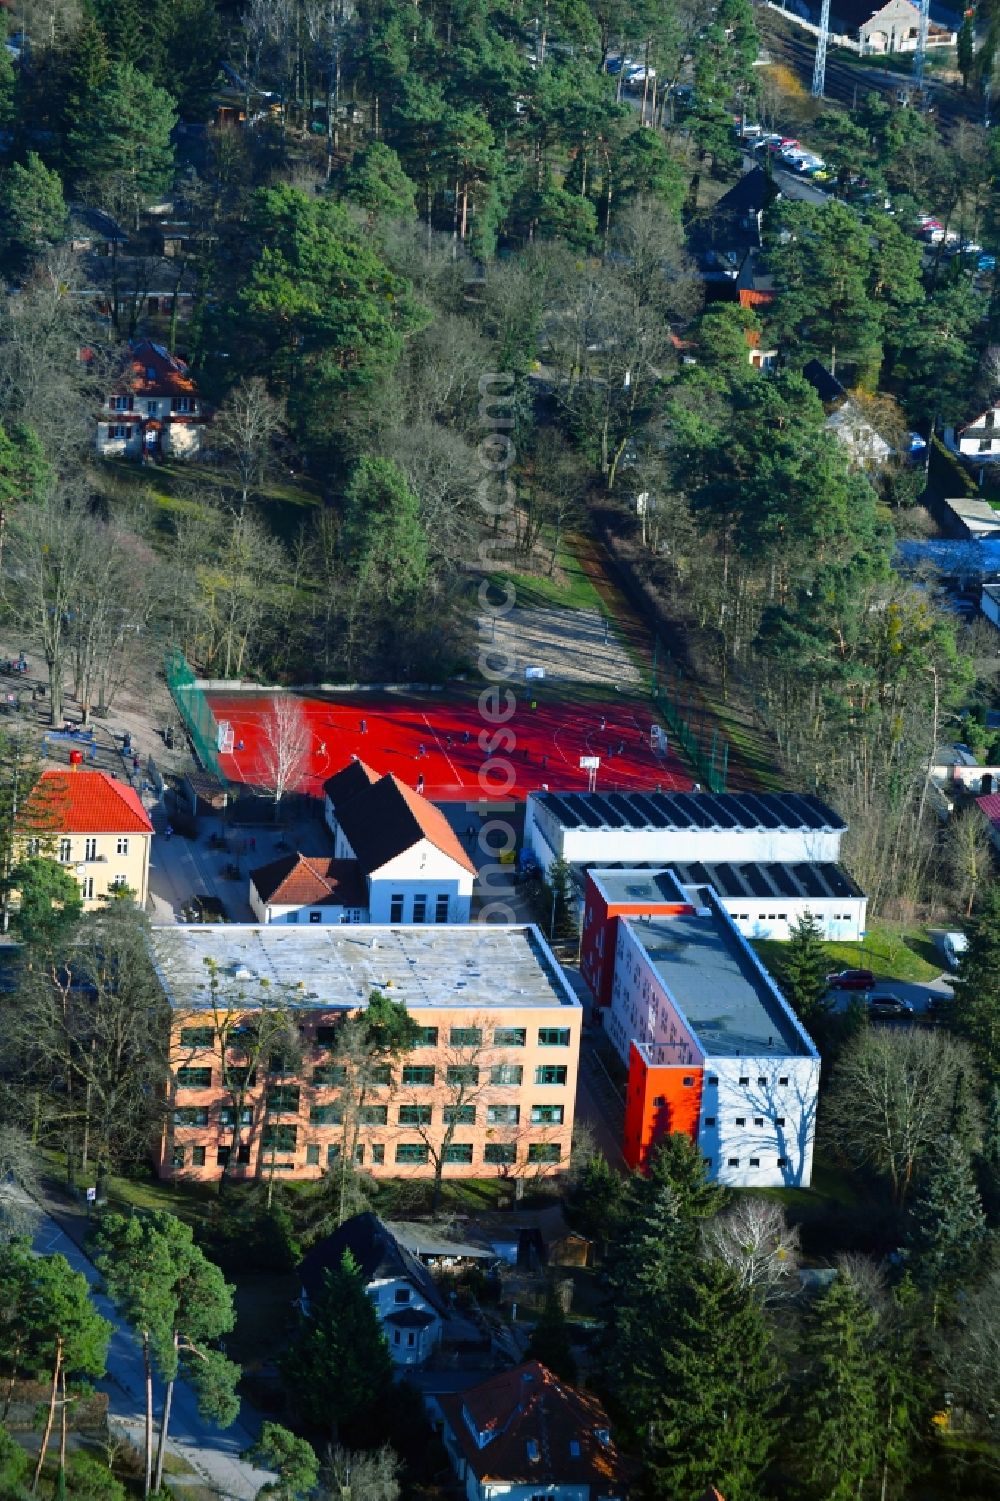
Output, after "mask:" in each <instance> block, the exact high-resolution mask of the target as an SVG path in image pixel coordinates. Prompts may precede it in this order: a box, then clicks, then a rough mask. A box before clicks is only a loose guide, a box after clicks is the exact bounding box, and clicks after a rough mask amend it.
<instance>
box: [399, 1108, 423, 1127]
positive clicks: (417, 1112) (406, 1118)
mask: <svg viewBox="0 0 1000 1501" xmlns="http://www.w3.org/2000/svg"><path fill="white" fill-rule="evenodd" d="M430 1123H431V1107H430V1105H400V1107H399V1124H400V1125H401V1126H429V1125H430Z"/></svg>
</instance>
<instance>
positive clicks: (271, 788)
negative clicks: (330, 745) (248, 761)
mask: <svg viewBox="0 0 1000 1501" xmlns="http://www.w3.org/2000/svg"><path fill="white" fill-rule="evenodd" d="M261 731H262V733H263V740H262V743H261V748H260V763H259V764H260V772H261V776H262V780H263V782H264V785H265V787H266V788H267V791H268V792H269V793H270V794H271V796H272V797H273V798H274V804H275V809H276V810H277V809H278V808H279V807H280V806H281V799H282V798H283V797H284V795H285V793H286V792H294V791H295V789H296V787H298V785H299V783H300V782H301V780H302V774H303V772H304V771H305V769H306V766H307V765H308V763H309V751H310V749H311V748H312V738H313V737H312V731H311V730H310V728H309V721H308V720H307V719H306V717H305V714H304V713H303V712H302V705H301V704H300V703H299V702H298V701H297V700H296V699H294V698H291V697H289V696H287V695H285V696H284V697H282V698H278V699H276V700H275V703H274V708H273V709H272V710H271V712H270V713H269V714H267V715H265V716H264V719H263V721H262V723H261Z"/></svg>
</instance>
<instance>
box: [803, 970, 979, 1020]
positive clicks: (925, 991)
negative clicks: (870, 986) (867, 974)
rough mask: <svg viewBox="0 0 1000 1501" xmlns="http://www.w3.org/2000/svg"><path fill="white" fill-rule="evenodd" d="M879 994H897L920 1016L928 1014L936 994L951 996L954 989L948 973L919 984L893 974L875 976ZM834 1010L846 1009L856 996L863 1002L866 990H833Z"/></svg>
mask: <svg viewBox="0 0 1000 1501" xmlns="http://www.w3.org/2000/svg"><path fill="white" fill-rule="evenodd" d="M874 993H875V994H877V995H895V996H898V997H899V999H900V1000H901V1001H909V1003H910V1005H911V1006H912V1007H913V1009H914V1011H915V1012H916V1014H917V1015H918V1016H926V1015H927V1007H928V1003H929V1002H930V1000H931V999H932V997H934V996H945V997H948V998H950V997H951V996H952V995H953V994H954V991H953V990H952V986H951V977H950V976H949V975H946V974H940V975H938V977H937V979H935V980H928V981H927V982H926V984H923V985H917V984H914V983H913V982H912V981H909V980H896V979H894V978H893V977H892V976H891V975H884V976H883V975H878V974H876V976H875V990H874ZM830 996H831V999H832V1001H833V1010H834V1011H846V1009H847V1007H848V1005H849V1004H850V1002H851V1001H852V1000H854V999H855V998H856V999H857V1000H859V1001H861V1002H862V1003H863V1002H864V1000H865V996H866V992H865V991H863V990H833V991H831V992H830Z"/></svg>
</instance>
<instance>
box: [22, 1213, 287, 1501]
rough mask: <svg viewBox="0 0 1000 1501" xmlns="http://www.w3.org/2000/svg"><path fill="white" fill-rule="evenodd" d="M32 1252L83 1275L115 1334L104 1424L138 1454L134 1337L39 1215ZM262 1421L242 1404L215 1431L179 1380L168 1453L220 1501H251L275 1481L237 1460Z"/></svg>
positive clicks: (138, 1367) (139, 1376)
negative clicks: (57, 1259)
mask: <svg viewBox="0 0 1000 1501" xmlns="http://www.w3.org/2000/svg"><path fill="white" fill-rule="evenodd" d="M34 1247H35V1250H36V1251H37V1252H39V1254H41V1255H45V1256H50V1255H52V1254H53V1253H55V1252H58V1253H59V1254H60V1255H62V1256H65V1258H66V1260H67V1261H68V1262H69V1264H70V1266H71V1267H72V1268H73V1269H74V1271H77V1272H82V1273H83V1275H84V1276H85V1277H86V1279H87V1281H88V1282H89V1283H90V1286H91V1288H92V1290H93V1299H94V1303H95V1305H96V1306H97V1308H98V1309H99V1310H100V1312H101V1313H102V1314H103V1315H104V1317H105V1318H106V1319H109V1320H110V1321H111V1324H112V1325H113V1328H114V1333H113V1334H112V1336H111V1344H110V1347H109V1349H108V1373H107V1376H106V1377H105V1379H104V1380H103V1381H101V1382H98V1386H99V1388H100V1390H101V1391H104V1392H107V1394H108V1422H109V1423H110V1425H111V1427H112V1428H113V1429H114V1430H115V1431H117V1432H120V1433H125V1434H126V1435H127V1436H128V1438H129V1439H130V1440H131V1442H132V1443H133V1444H134V1446H135V1447H136V1449H137V1450H138V1451H139V1452H140V1454H141V1452H142V1446H143V1442H144V1438H143V1433H144V1424H145V1418H144V1413H145V1402H146V1399H145V1388H144V1385H143V1371H142V1354H141V1352H140V1349H139V1344H138V1342H137V1340H136V1338H135V1335H134V1334H133V1332H132V1330H131V1328H130V1327H129V1325H128V1324H126V1323H125V1322H124V1320H123V1319H122V1318H121V1317H120V1316H119V1314H118V1312H117V1310H116V1309H115V1307H114V1304H113V1303H112V1302H111V1301H110V1299H109V1298H107V1297H105V1296H104V1294H103V1293H101V1292H99V1291H98V1290H97V1289H98V1288H99V1286H100V1278H99V1277H98V1274H97V1271H96V1269H95V1268H94V1266H93V1265H92V1263H91V1262H90V1261H88V1259H87V1257H86V1256H85V1255H84V1254H83V1252H82V1251H81V1250H80V1248H79V1246H77V1244H76V1243H75V1241H73V1240H71V1239H70V1238H69V1236H68V1235H66V1233H65V1232H64V1231H63V1230H62V1229H61V1228H60V1226H59V1225H58V1223H57V1222H56V1220H54V1219H53V1218H52V1216H51V1215H48V1214H44V1215H43V1217H42V1221H41V1223H40V1225H39V1227H38V1231H37V1233H36V1235H35V1238H34ZM162 1397H163V1392H162V1388H160V1386H159V1383H157V1391H156V1397H155V1400H156V1404H157V1410H158V1409H159V1405H160V1403H161V1402H162ZM262 1421H263V1420H262V1418H261V1417H260V1415H259V1413H257V1412H256V1411H255V1410H254V1409H253V1408H252V1407H250V1405H249V1404H248V1403H247V1402H244V1403H243V1404H242V1406H241V1408H240V1416H239V1418H238V1419H237V1421H236V1422H235V1423H234V1424H233V1426H232V1427H231V1428H226V1429H222V1428H216V1427H215V1426H214V1425H213V1424H212V1423H206V1422H204V1421H203V1420H202V1419H201V1417H199V1415H198V1405H197V1402H196V1401H195V1396H194V1393H193V1392H192V1390H191V1388H190V1387H189V1386H188V1385H187V1384H186V1382H183V1381H179V1382H178V1383H177V1385H176V1387H175V1388H174V1403H173V1411H172V1413H171V1417H170V1433H169V1436H168V1439H167V1448H168V1450H169V1451H170V1452H171V1453H173V1454H175V1455H176V1456H177V1457H178V1458H180V1459H182V1460H184V1461H185V1462H186V1463H187V1464H188V1465H189V1466H190V1467H191V1469H192V1470H193V1471H195V1473H196V1475H197V1476H200V1478H201V1479H202V1480H203V1481H204V1482H205V1483H206V1484H207V1485H209V1486H210V1487H212V1488H214V1489H215V1490H216V1491H217V1492H218V1494H219V1496H221V1497H223V1498H225V1501H254V1498H255V1497H256V1495H257V1493H258V1491H259V1490H260V1488H261V1486H263V1485H265V1484H266V1483H267V1482H268V1481H270V1480H273V1479H274V1476H273V1475H271V1474H269V1473H268V1472H267V1471H265V1470H258V1469H256V1468H255V1467H254V1466H253V1465H251V1464H249V1463H248V1462H247V1461H246V1460H245V1459H241V1458H240V1454H241V1451H242V1450H244V1449H247V1448H249V1446H250V1445H251V1444H252V1443H253V1442H254V1440H255V1438H256V1436H257V1434H258V1433H259V1432H260V1426H261V1423H262ZM178 1478H180V1477H178Z"/></svg>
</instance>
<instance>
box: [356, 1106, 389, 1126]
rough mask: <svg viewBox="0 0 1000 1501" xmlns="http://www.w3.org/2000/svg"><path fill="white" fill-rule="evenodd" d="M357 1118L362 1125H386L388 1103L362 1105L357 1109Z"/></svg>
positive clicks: (387, 1121)
mask: <svg viewBox="0 0 1000 1501" xmlns="http://www.w3.org/2000/svg"><path fill="white" fill-rule="evenodd" d="M358 1120H359V1122H360V1123H361V1125H362V1126H387V1125H388V1124H389V1107H388V1105H362V1106H361V1109H360V1110H359V1111H358Z"/></svg>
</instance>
